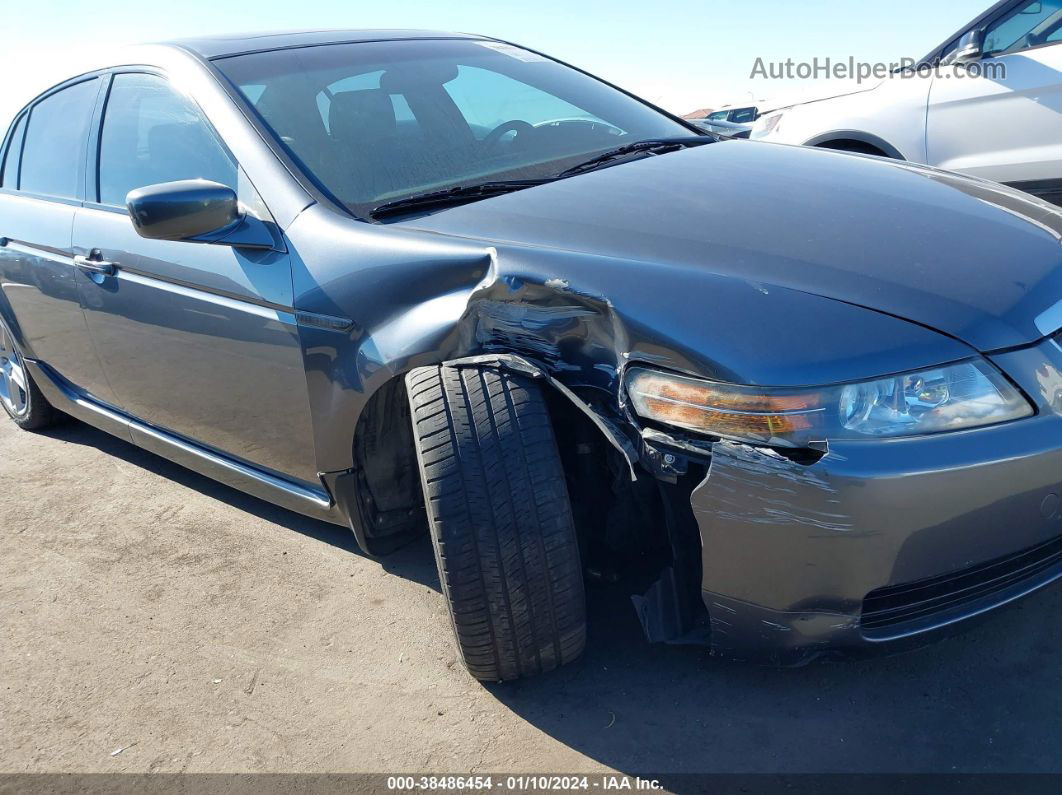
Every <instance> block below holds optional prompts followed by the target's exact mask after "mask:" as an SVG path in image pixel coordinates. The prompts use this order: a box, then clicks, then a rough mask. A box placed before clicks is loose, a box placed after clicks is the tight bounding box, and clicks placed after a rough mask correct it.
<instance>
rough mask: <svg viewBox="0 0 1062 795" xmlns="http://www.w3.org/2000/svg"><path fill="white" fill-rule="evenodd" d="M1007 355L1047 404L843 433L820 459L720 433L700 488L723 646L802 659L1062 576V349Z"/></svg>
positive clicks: (950, 617) (996, 601)
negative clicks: (800, 458)
mask: <svg viewBox="0 0 1062 795" xmlns="http://www.w3.org/2000/svg"><path fill="white" fill-rule="evenodd" d="M993 361H994V362H995V363H996V364H997V365H998V366H999V367H1000V368H1001V369H1002V370H1003V371H1004V372H1006V373H1008V374H1009V375H1010V376H1011V378H1013V379H1014V380H1015V381H1016V382H1017V383H1018V385H1019V386H1020V387H1021V388H1022V389H1023V390H1024V391H1025V393H1026V395H1028V396H1029V398H1030V399H1031V400H1032V401H1033V402H1034V403H1035V404H1036V408H1037V414H1036V416H1035V417H1030V418H1028V419H1024V420H1018V421H1015V422H1012V423H1007V424H1005V425H1000V426H996V427H992V428H983V429H977V430H972V431H963V432H956V433H949V434H941V435H936V436H927V437H922V438H916V439H896V440H873V441H867V442H848V443H843V444H841V443H838V444H832V445H831V446H830V451H829V453H828V454H827V455H825V456H824V457H823V458H822V459H820V460H819V461H818V462H816V463H814V464H811V465H805V464H800V463H796V462H794V461H791V460H789V459H787V458H785V457H782V456H780V455H778V454H776V453H774V452H773V451H770V450H760V449H757V448H753V447H749V446H746V445H742V444H737V443H730V442H721V443H717V444H715V445H714V447H713V450H712V461H711V466H710V469H709V473H708V476H707V477H706V478H705V480H704V481H703V482H702V483H701V484H700V485H699V486H697V487H696V488H695V489H694V491H693V494H692V496H691V505H692V508H693V512H694V518H695V519H696V522H697V525H698V528H699V531H700V536H701V547H702V583H701V589H702V599H703V601H704V604H705V606H706V607H707V609H708V613H709V617H710V621H711V632H710V643H711V645H712V648H713V650H714V651H716V652H718V653H720V654H724V655H726V656H730V657H736V658H740V659H754V658H761V659H766V660H767V661H771V662H775V663H779V664H799V663H801V662H805V661H807V660H810V659H812V658H814V657H818V656H822V655H823V654H827V653H837V652H858V651H872V650H875V649H883V648H893V647H895V646H897V645H904V644H911V643H918V642H920V641H921V640H922V639H923V638H924V636H925V635H926V634H927V633H930V632H933V631H937V630H942V629H944V628H945V627H949V626H952V625H955V624H957V623H959V622H961V621H964V620H966V619H969V618H972V617H974V616H977V615H980V614H982V613H985V612H987V611H988V610H990V609H992V608H994V607H998V606H1000V605H1002V604H1006V603H1008V602H1010V601H1013V600H1014V599H1016V598H1019V597H1021V596H1023V595H1025V594H1028V593H1030V592H1032V591H1034V590H1037V589H1038V588H1041V587H1043V586H1045V585H1047V584H1049V583H1051V582H1053V581H1055V580H1057V579H1060V578H1062V549H1059V546H1058V544H1053V543H1052V542H1056V541H1057V540H1059V539H1062V347H1060V345H1059V343H1058V342H1057V341H1055V340H1047V341H1045V342H1043V343H1041V344H1040V345H1037V346H1034V347H1031V348H1026V349H1022V350H1018V351H1012V352H1009V353H1006V354H1002V355H999V356H995V357H993ZM868 597H869V598H868Z"/></svg>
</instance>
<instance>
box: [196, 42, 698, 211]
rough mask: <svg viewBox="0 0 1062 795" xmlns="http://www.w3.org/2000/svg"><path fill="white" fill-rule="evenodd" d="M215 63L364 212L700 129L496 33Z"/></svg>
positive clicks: (542, 172) (333, 188) (283, 138)
mask: <svg viewBox="0 0 1062 795" xmlns="http://www.w3.org/2000/svg"><path fill="white" fill-rule="evenodd" d="M214 63H215V65H217V66H218V68H220V69H221V71H222V72H223V73H224V74H225V75H226V76H227V77H228V78H229V79H230V81H231V82H232V83H233V84H234V85H235V86H237V87H239V89H240V90H241V91H243V92H244V94H245V96H247V98H248V99H249V100H251V101H253V102H254V105H255V109H256V110H257V111H258V113H259V114H260V115H261V117H262V119H263V120H264V121H265V123H266V124H267V125H268V126H269V127H270V128H271V129H272V131H273V133H274V135H275V137H276V138H277V140H279V141H280V142H281V143H282V144H283V145H284V146H285V147H286V148H287V149H288V151H289V152H290V153H291V154H292V155H293V156H294V158H295V159H296V160H298V161H300V162H301V163H302V165H303V166H304V167H305V169H306V170H307V171H309V172H311V173H312V174H313V175H314V176H315V177H316V178H317V181H318V182H319V183H321V184H323V185H324V186H325V187H327V188H328V190H329V191H330V192H331V193H332V194H333V195H335V196H336V197H337V198H339V199H340V200H341V201H343V202H344V203H346V204H347V205H348V206H350V207H351V209H353V210H354V212H356V213H359V214H364V213H365V212H366V211H367V210H369V209H371V208H372V207H374V206H376V205H378V204H381V203H383V202H386V201H391V200H393V199H397V198H401V197H403V196H408V195H411V194H415V193H420V192H423V191H426V190H434V189H437V188H443V187H448V186H451V185H467V184H475V183H478V182H482V181H485V180H492V179H533V178H543V177H550V176H554V175H556V174H557V173H559V172H560V171H562V170H564V168H566V167H567V166H571V165H574V164H575V163H576V162H581V161H583V160H585V159H587V157H589V156H591V155H593V154H596V153H597V152H602V151H605V150H606V149H611V148H612V147H614V146H619V145H622V144H625V143H630V142H633V141H640V140H644V139H646V138H661V137H667V136H683V135H690V134H691V131H690V130H689V128H687V127H685V126H683V125H681V124H679V123H677V122H675V121H674V120H672V119H670V118H668V117H667V116H665V115H664V114H662V113H660V112H658V111H656V110H653V109H652V108H650V107H648V106H646V105H645V104H643V103H641V102H639V101H638V100H635V99H633V98H631V97H629V96H627V95H626V94H623V93H622V92H621V91H617V90H616V89H614V88H611V87H609V86H607V85H605V84H603V83H601V82H600V81H598V80H595V79H594V78H592V77H589V76H587V75H585V74H582V73H581V72H577V71H575V70H574V69H571V68H569V67H566V66H563V65H561V64H559V63H557V62H555V61H551V60H550V59H548V58H545V57H543V56H541V55H536V54H535V53H532V52H529V51H527V50H522V49H520V48H518V47H513V46H510V45H503V44H498V43H496V42H486V41H473V40H439V39H436V40H430V39H426V40H418V41H387V42H364V43H359V44H332V45H325V46H317V47H303V48H293V49H286V50H274V51H271V52H263V53H252V54H248V55H239V56H233V57H229V58H223V59H218V60H216V61H215V62H214ZM260 86H265V88H264V89H262V90H260V91H259V88H258V87H260ZM503 125H504V126H503ZM495 131H497V132H496V133H495V135H491V133H492V132H495Z"/></svg>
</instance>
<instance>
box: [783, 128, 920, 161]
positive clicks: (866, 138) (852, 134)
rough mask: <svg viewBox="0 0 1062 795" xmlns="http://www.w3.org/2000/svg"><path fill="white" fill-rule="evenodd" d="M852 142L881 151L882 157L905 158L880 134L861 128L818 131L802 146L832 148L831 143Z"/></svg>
mask: <svg viewBox="0 0 1062 795" xmlns="http://www.w3.org/2000/svg"><path fill="white" fill-rule="evenodd" d="M844 142H852V143H856V144H862V145H864V146H869V147H873V148H874V149H877V150H879V151H880V152H881V154H882V155H883V156H884V157H891V158H892V159H894V160H906V159H907V158H906V157H904V155H903V153H902V152H901V151H900V150H899V149H897V148H896V147H895V146H893V145H892V144H891V143H889V142H888V141H886V140H885V139H884V138H881V137H880V136H877V135H874V134H873V133H868V132H864V131H862V130H831V131H830V132H825V133H820V134H819V135H816V136H815V137H813V138H810V139H809V140H807V141H805V142H804V146H817V147H820V148H823V149H831V148H834V147H832V146H831V144H837V143H844Z"/></svg>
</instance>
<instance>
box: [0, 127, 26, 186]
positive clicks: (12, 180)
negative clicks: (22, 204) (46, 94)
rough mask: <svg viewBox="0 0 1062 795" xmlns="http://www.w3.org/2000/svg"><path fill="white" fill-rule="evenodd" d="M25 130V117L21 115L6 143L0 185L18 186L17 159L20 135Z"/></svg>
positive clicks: (20, 143)
mask: <svg viewBox="0 0 1062 795" xmlns="http://www.w3.org/2000/svg"><path fill="white" fill-rule="evenodd" d="M25 132H26V117H25V116H22V118H20V119H19V120H18V124H17V125H16V126H15V131H14V132H13V133H12V134H11V140H10V142H9V143H8V145H7V153H6V154H5V155H4V173H3V175H2V176H0V185H2V186H3V187H5V188H17V187H18V159H19V156H20V155H21V153H22V136H23V135H24V134H25Z"/></svg>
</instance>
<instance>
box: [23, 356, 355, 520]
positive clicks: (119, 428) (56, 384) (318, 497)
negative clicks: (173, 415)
mask: <svg viewBox="0 0 1062 795" xmlns="http://www.w3.org/2000/svg"><path fill="white" fill-rule="evenodd" d="M25 363H26V368H27V369H28V370H29V371H30V375H31V376H32V377H33V380H34V381H35V382H36V383H37V386H38V387H40V390H41V392H43V393H44V396H45V397H46V398H47V399H48V401H49V402H50V403H51V404H52V405H53V406H55V407H56V408H58V409H60V410H61V411H64V412H66V413H67V414H69V415H70V416H72V417H75V418H76V419H79V420H81V421H82V422H84V423H86V424H88V425H92V426H93V427H95V428H99V429H100V430H102V431H106V432H107V433H110V434H113V435H114V436H117V437H118V438H120V439H124V440H126V441H128V442H131V443H133V444H135V445H136V446H137V447H142V448H144V449H145V450H148V451H149V452H152V453H155V454H156V455H158V456H161V457H162V458H165V459H168V460H170V461H173V462H174V463H175V464H180V465H181V466H183V467H185V468H186V469H190V470H192V471H193V472H198V473H199V474H201V475H206V476H207V477H208V478H212V479H214V480H216V481H218V482H220V483H224V484H225V485H226V486H231V487H232V488H234V489H239V490H240V491H243V492H245V493H247V494H250V495H252V496H254V497H258V498H259V499H262V500H265V501H266V502H271V503H273V504H274V505H279V506H280V507H282V508H287V509H288V510H291V511H295V512H296V513H301V514H303V515H304V516H309V517H312V518H314V519H321V520H324V521H326V522H331V523H333V524H338V525H343V526H344V527H349V526H350V522H349V521H348V519H347V517H346V516H345V515H343V511H342V509H341V508H340V507H339V506H338V505H337V504H336V502H335V500H333V499H332V496H331V495H330V494H329V493H328V491H327V490H325V488H324V487H323V484H322V488H321V489H314V488H310V487H308V486H304V485H301V484H299V483H295V482H294V481H290V480H286V479H284V478H282V477H278V476H277V475H273V474H271V473H269V472H264V471H262V470H260V469H257V468H255V467H253V466H250V465H248V464H245V463H242V462H240V461H236V460H233V459H231V458H227V457H225V456H223V455H220V454H218V453H215V452H213V451H211V450H208V449H206V448H204V447H200V446H199V445H196V444H193V443H192V442H189V441H186V440H184V439H181V438H180V437H177V436H174V435H173V434H170V433H167V432H166V431H162V430H159V429H158V428H153V427H151V426H150V425H147V424H145V423H143V422H140V421H139V420H136V419H134V418H132V417H129V416H127V415H125V414H123V413H121V412H118V411H115V410H114V409H110V408H107V407H106V406H103V405H100V404H99V403H96V402H95V401H93V400H91V399H89V398H86V397H84V396H83V395H79V394H78V393H77V392H75V391H74V390H73V389H71V388H70V387H69V386H68V385H67V384H65V383H64V382H63V380H62V379H61V378H59V377H58V376H56V375H55V374H54V373H52V371H51V370H50V369H49V368H48V366H47V365H44V364H42V363H40V362H36V361H33V360H31V359H26V360H25Z"/></svg>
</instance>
